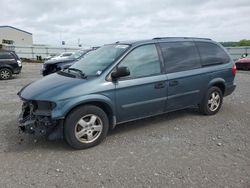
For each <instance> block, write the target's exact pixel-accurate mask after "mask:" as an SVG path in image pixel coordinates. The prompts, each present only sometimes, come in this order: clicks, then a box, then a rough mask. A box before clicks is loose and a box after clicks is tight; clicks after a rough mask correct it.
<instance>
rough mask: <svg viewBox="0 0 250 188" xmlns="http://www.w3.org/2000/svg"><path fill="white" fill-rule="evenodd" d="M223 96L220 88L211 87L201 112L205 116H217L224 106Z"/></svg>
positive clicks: (201, 106)
mask: <svg viewBox="0 0 250 188" xmlns="http://www.w3.org/2000/svg"><path fill="white" fill-rule="evenodd" d="M222 101H223V94H222V91H221V89H220V88H218V87H215V86H214V87H211V88H209V90H208V92H207V94H206V96H205V97H204V99H203V100H202V103H201V104H200V111H201V113H203V114H205V115H214V114H216V113H217V112H218V111H219V110H220V108H221V105H222Z"/></svg>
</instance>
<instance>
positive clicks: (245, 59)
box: [236, 57, 250, 63]
mask: <svg viewBox="0 0 250 188" xmlns="http://www.w3.org/2000/svg"><path fill="white" fill-rule="evenodd" d="M236 63H250V58H247V57H246V58H241V59H238V60H237V61H236Z"/></svg>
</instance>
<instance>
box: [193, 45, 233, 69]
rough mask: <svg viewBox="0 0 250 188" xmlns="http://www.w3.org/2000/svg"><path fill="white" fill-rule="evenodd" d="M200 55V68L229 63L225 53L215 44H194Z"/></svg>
mask: <svg viewBox="0 0 250 188" xmlns="http://www.w3.org/2000/svg"><path fill="white" fill-rule="evenodd" d="M196 45H197V47H198V49H199V52H200V55H201V64H202V66H211V65H216V64H223V63H227V62H229V60H230V58H229V57H228V55H227V54H226V52H225V51H224V50H223V49H222V48H221V47H219V46H218V45H216V44H213V43H209V42H196Z"/></svg>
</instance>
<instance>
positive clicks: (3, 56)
mask: <svg viewBox="0 0 250 188" xmlns="http://www.w3.org/2000/svg"><path fill="white" fill-rule="evenodd" d="M0 59H14V57H13V56H12V55H11V54H10V53H6V52H2V53H0Z"/></svg>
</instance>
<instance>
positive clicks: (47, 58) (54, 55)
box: [43, 54, 58, 61]
mask: <svg viewBox="0 0 250 188" xmlns="http://www.w3.org/2000/svg"><path fill="white" fill-rule="evenodd" d="M56 56H58V54H50V55H49V56H47V57H45V58H44V59H43V60H44V61H48V60H50V59H52V58H53V57H56Z"/></svg>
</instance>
